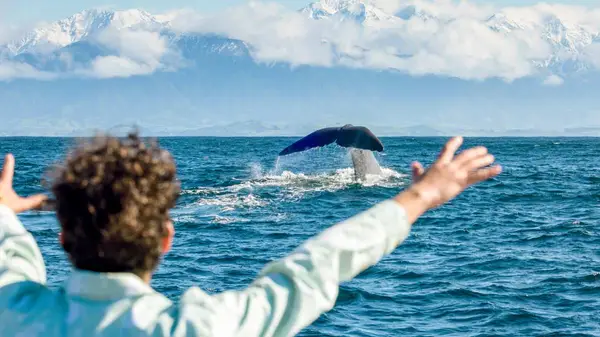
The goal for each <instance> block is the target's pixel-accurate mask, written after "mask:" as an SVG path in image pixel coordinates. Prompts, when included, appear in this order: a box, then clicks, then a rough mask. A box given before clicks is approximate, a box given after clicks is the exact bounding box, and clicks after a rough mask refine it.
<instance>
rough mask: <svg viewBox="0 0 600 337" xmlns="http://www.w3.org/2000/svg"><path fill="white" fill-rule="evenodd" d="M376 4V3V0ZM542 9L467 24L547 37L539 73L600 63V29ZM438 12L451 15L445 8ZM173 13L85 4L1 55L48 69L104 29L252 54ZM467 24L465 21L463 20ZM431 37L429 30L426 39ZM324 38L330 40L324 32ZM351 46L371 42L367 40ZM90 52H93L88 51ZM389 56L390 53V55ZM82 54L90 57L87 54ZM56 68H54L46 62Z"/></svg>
mask: <svg viewBox="0 0 600 337" xmlns="http://www.w3.org/2000/svg"><path fill="white" fill-rule="evenodd" d="M375 4H377V3H376V2H375ZM540 8H542V9H540V10H539V12H540V13H541V14H540V17H542V18H541V19H539V20H536V19H528V18H527V16H524V18H522V17H519V15H520V14H519V15H518V13H517V14H515V13H513V12H510V11H508V10H500V11H497V12H494V13H493V14H492V15H487V16H484V15H480V16H479V17H478V18H477V20H478V21H477V22H475V23H473V24H479V25H483V27H487V28H489V29H490V30H491V31H494V32H496V33H499V34H504V35H511V36H512V35H518V36H522V35H527V34H538V35H540V39H541V40H542V41H544V43H547V45H548V47H547V48H549V49H550V52H548V53H547V55H531V57H530V58H531V60H530V63H531V64H532V65H533V66H534V67H536V68H537V69H538V70H541V72H542V73H543V74H546V73H548V72H550V73H555V74H557V75H561V76H566V75H568V74H571V73H578V72H581V71H589V70H593V69H595V66H596V65H597V64H596V63H600V62H596V59H593V60H590V58H591V57H593V56H589V55H588V53H589V52H588V49H589V48H588V47H590V46H591V45H594V46H595V44H596V43H597V44H598V45H600V28H599V27H593V26H590V25H587V26H585V25H584V24H581V23H569V22H566V20H561V19H560V18H559V17H558V14H552V13H550V12H549V11H550V10H548V9H546V12H544V11H543V8H544V7H540ZM297 12H298V13H301V14H302V16H304V17H307V18H310V20H312V21H323V20H329V21H331V20H338V21H340V22H343V21H346V20H350V21H352V22H355V23H358V24H359V25H360V26H361V27H365V29H367V28H368V29H371V28H373V29H378V30H381V29H386V30H389V32H390V34H393V33H394V31H395V30H396V29H404V28H402V27H406V25H408V24H416V22H423V23H426V22H429V21H432V22H434V24H438V25H439V24H441V23H443V24H452V21H453V20H455V18H453V17H442V16H440V15H437V14H436V13H433V12H431V11H428V9H427V8H425V7H424V6H423V5H421V6H419V5H418V4H412V3H411V2H407V4H405V5H404V6H401V7H399V8H397V9H396V10H395V11H393V13H390V12H386V11H384V10H383V9H382V8H379V7H377V6H376V5H374V4H372V3H370V2H369V3H368V2H365V1H359V0H322V1H317V2H313V3H310V4H309V5H307V6H305V7H303V8H300V9H298V10H297ZM444 14H446V15H449V14H448V13H444ZM177 20H178V15H175V14H173V15H170V14H158V15H153V14H150V13H149V12H147V11H144V10H140V9H126V10H106V9H90V10H85V11H82V12H80V13H76V14H74V15H72V16H70V17H68V18H65V19H62V20H59V21H57V22H53V23H50V24H47V25H45V26H42V27H39V28H37V29H34V30H33V31H31V32H29V33H27V34H25V35H24V36H22V37H21V38H18V39H13V40H12V41H11V42H9V43H7V44H5V45H3V46H0V50H1V51H3V52H2V54H3V55H4V59H5V60H9V61H15V60H16V61H19V62H23V63H25V64H28V65H30V66H32V67H33V68H35V69H38V70H40V71H45V70H48V69H46V68H44V67H43V64H45V63H48V62H46V60H44V61H39V60H40V59H45V58H50V59H52V60H53V62H54V63H61V62H62V63H66V62H64V60H63V58H64V56H60V55H61V54H62V55H72V56H74V57H75V58H77V57H78V55H77V54H75V55H73V53H72V52H73V50H71V49H72V48H69V47H71V46H73V45H81V44H89V45H91V46H90V47H89V48H90V49H94V48H95V47H94V45H98V43H97V38H98V36H99V35H100V34H103V33H105V32H106V31H108V30H116V31H123V30H132V31H135V32H148V33H153V34H157V36H158V38H161V39H165V40H166V41H167V45H168V46H170V47H173V46H175V47H176V49H175V50H176V51H177V52H179V51H180V50H188V51H189V50H190V49H193V48H195V51H196V52H197V53H198V54H202V55H209V54H210V55H223V56H225V57H238V58H239V57H245V58H252V57H253V48H254V46H253V44H252V43H251V42H248V41H244V40H240V39H236V38H232V37H230V36H227V34H222V33H212V34H211V33H207V32H202V33H198V32H185V31H177V30H175V29H174V28H173V23H174V22H176V21H177ZM409 22H410V23H409ZM449 22H450V23H449ZM465 24H468V21H467V23H465ZM449 27H450V26H449ZM448 29H450V28H448ZM477 29H479V28H477ZM214 37H219V38H220V39H221V41H220V42H219V44H215V43H214ZM434 37H435V36H432V38H434ZM202 39H213V40H212V42H211V43H207V42H205V41H201V40H202ZM323 41H328V40H327V39H325V38H324V40H323ZM524 41H525V42H523V43H529V42H527V40H524ZM328 43H330V44H331V45H332V48H336V47H337V46H338V44H339V43H338V42H337V41H328ZM393 43H397V42H393ZM198 44H205V45H206V46H205V48H204V49H202V48H198ZM391 46H393V44H392V45H391ZM391 46H390V47H391ZM356 47H358V48H359V49H360V48H362V49H365V48H366V50H368V49H369V47H368V46H367V47H364V46H355V48H356ZM395 48H397V47H395ZM338 49H340V50H342V51H340V52H338V53H337V57H341V58H342V61H339V62H337V63H336V64H338V65H339V64H342V65H343V64H346V63H347V62H348V60H350V62H352V59H353V55H352V51H349V52H348V51H345V50H344V49H343V48H338ZM542 49H543V48H542ZM77 52H80V53H81V54H85V53H86V51H81V50H77ZM496 52H502V53H506V52H508V51H503V50H501V49H500V50H497V51H496ZM414 53H418V50H415V51H414ZM254 54H256V53H254ZM57 55H59V56H57ZM90 55H91V56H98V55H96V54H95V53H93V52H91V53H90ZM391 56H394V54H392V55H391ZM594 56H598V57H600V53H599V55H595V54H594ZM186 57H187V59H189V60H194V59H195V58H198V57H199V56H198V55H196V54H193V53H187V55H186ZM36 60H37V61H36ZM400 60H402V58H400ZM88 61H89V62H91V61H92V60H88ZM465 62H467V61H465ZM279 63H282V62H279ZM283 63H285V62H283ZM521 67H523V65H521ZM54 68H56V67H51V68H50V69H54ZM58 68H60V67H58ZM523 71H525V70H523Z"/></svg>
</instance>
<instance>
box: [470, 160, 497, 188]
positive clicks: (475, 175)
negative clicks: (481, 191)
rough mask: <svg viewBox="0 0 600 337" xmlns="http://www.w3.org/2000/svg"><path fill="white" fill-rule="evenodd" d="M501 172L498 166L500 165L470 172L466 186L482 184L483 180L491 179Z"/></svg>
mask: <svg viewBox="0 0 600 337" xmlns="http://www.w3.org/2000/svg"><path fill="white" fill-rule="evenodd" d="M501 172H502V166H500V165H496V166H493V167H488V168H484V169H481V170H477V171H474V172H471V173H470V174H469V179H468V182H467V183H468V185H473V184H476V183H479V182H482V181H484V180H488V179H491V178H493V177H495V176H497V175H499V174H500V173H501Z"/></svg>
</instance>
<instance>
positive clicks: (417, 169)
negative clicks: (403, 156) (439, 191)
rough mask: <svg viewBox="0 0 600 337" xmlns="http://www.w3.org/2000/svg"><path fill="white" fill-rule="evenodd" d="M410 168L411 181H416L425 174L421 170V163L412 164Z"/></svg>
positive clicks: (422, 169) (423, 170)
mask: <svg viewBox="0 0 600 337" xmlns="http://www.w3.org/2000/svg"><path fill="white" fill-rule="evenodd" d="M411 167H412V177H413V181H416V180H418V179H419V178H420V177H421V176H422V175H423V173H425V169H424V168H423V165H421V163H419V162H414V163H412V165H411Z"/></svg>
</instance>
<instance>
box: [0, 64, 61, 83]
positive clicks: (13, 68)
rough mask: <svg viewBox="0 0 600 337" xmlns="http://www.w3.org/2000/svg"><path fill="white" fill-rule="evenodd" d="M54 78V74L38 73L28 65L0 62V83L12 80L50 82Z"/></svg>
mask: <svg viewBox="0 0 600 337" xmlns="http://www.w3.org/2000/svg"><path fill="white" fill-rule="evenodd" d="M54 78H56V75H55V74H52V73H48V72H43V71H39V70H37V69H35V68H34V67H32V66H30V65H28V64H25V63H21V62H11V61H2V60H0V81H10V80H14V79H36V80H51V79H54Z"/></svg>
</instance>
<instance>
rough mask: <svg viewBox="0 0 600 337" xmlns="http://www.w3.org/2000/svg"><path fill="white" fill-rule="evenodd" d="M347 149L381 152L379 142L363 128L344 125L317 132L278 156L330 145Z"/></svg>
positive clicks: (287, 148)
mask: <svg viewBox="0 0 600 337" xmlns="http://www.w3.org/2000/svg"><path fill="white" fill-rule="evenodd" d="M334 142H335V143H336V144H338V145H339V146H342V147H347V148H356V149H363V150H370V151H378V152H381V151H383V144H382V143H381V141H380V140H379V139H378V138H377V137H376V136H375V135H374V134H373V132H371V130H369V129H368V128H366V127H364V126H353V125H350V124H348V125H344V126H342V127H341V128H336V127H329V128H323V129H320V130H317V131H315V132H313V133H311V134H309V135H308V136H305V137H304V138H302V139H300V140H298V141H297V142H295V143H293V144H292V145H290V146H288V147H286V148H285V149H283V150H282V151H281V152H280V153H279V155H280V156H285V155H288V154H292V153H295V152H302V151H306V150H310V149H312V148H316V147H323V146H326V145H329V144H332V143H334Z"/></svg>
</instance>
